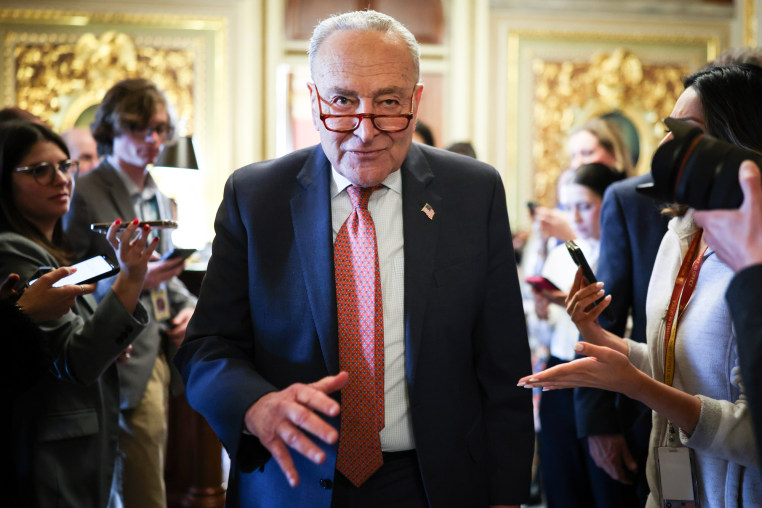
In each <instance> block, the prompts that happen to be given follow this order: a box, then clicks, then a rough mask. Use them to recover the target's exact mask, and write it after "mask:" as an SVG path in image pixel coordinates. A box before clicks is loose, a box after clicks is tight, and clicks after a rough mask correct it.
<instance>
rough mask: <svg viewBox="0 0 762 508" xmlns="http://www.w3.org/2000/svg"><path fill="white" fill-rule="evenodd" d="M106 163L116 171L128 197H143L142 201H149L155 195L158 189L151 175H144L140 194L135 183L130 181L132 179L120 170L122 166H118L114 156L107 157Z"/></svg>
mask: <svg viewBox="0 0 762 508" xmlns="http://www.w3.org/2000/svg"><path fill="white" fill-rule="evenodd" d="M108 162H109V164H111V165H112V166H113V167H114V169H116V174H118V175H119V178H120V179H121V180H122V183H123V184H124V186H125V188H126V189H127V192H128V193H129V194H130V196H136V195H137V196H142V197H144V199H150V198H151V197H153V196H154V195H155V194H156V190H157V189H158V187H157V186H156V181H155V180H154V179H153V177H152V176H151V173H148V174H147V175H146V179H145V182H144V183H143V192H142V193H141V191H140V189H138V186H137V185H136V184H135V182H133V181H132V178H130V177H129V176H127V173H125V172H124V170H123V169H122V166H121V165H120V164H119V159H117V158H116V157H115V156H114V155H109V156H108Z"/></svg>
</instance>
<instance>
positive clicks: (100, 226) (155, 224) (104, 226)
mask: <svg viewBox="0 0 762 508" xmlns="http://www.w3.org/2000/svg"><path fill="white" fill-rule="evenodd" d="M129 224H130V221H128V222H122V223H121V224H120V225H119V229H120V230H121V229H125V228H126V227H127V226H128V225H129ZM146 224H148V225H149V226H151V229H177V222H176V221H173V220H144V221H140V223H139V224H138V228H142V227H143V226H145V225H146ZM110 227H111V223H110V222H94V223H93V224H90V229H92V230H93V231H95V232H97V233H106V232H108V228H110Z"/></svg>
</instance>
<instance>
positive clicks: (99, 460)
mask: <svg viewBox="0 0 762 508" xmlns="http://www.w3.org/2000/svg"><path fill="white" fill-rule="evenodd" d="M40 266H53V267H58V263H57V262H56V259H55V258H54V257H53V256H52V255H51V254H50V253H49V252H48V251H47V250H45V249H44V248H42V247H41V246H40V245H38V244H36V243H34V242H32V241H31V240H29V239H27V238H26V237H24V236H21V235H18V234H16V233H2V234H0V277H1V278H2V279H5V277H6V276H7V275H8V274H9V273H18V274H19V275H20V276H21V280H26V279H28V278H29V277H30V276H31V275H32V274H33V273H34V272H35V271H36V270H37V269H38V268H39V267H40ZM148 319H149V318H148V314H147V312H146V310H145V308H144V307H143V306H142V305H140V304H138V306H137V308H136V309H135V312H134V313H133V314H132V315H130V314H129V313H128V312H127V310H126V309H125V308H124V306H123V305H122V304H121V302H119V299H118V298H117V297H116V295H115V294H114V293H113V292H111V291H109V292H108V293H107V294H106V295H104V297H103V300H101V303H100V304H99V305H97V309H96V303H95V300H94V299H93V298H92V297H91V296H89V295H88V296H84V297H79V298H77V302H76V303H75V304H74V307H73V308H72V311H71V312H68V313H66V315H64V316H63V317H62V318H60V319H58V320H55V321H48V322H45V323H41V324H40V328H41V329H42V330H43V332H45V334H46V336H47V338H48V340H49V341H50V342H49V346H50V349H51V352H52V354H53V363H52V365H51V368H50V370H49V372H48V373H47V374H45V375H44V376H43V377H41V378H40V379H39V380H37V381H36V383H35V384H33V385H32V387H31V389H29V390H28V391H26V392H25V393H24V394H23V395H22V396H20V397H18V398H17V399H16V403H15V404H14V406H13V409H12V412H11V437H10V439H9V443H11V446H12V447H13V457H14V465H15V467H16V468H17V469H16V478H17V479H18V482H17V485H15V486H14V488H16V489H18V490H17V491H18V492H20V493H23V495H24V497H23V499H25V500H26V501H28V502H30V504H32V505H34V506H78V507H103V506H106V504H107V502H108V499H109V492H110V488H111V480H112V477H113V474H114V462H115V460H116V448H117V438H118V433H119V426H118V425H119V382H118V376H117V370H116V365H115V361H114V360H115V359H116V358H117V356H119V354H120V353H121V352H122V351H123V350H124V348H126V347H127V345H128V344H130V343H131V342H132V341H133V340H134V339H135V338H136V337H137V336H138V334H139V333H140V331H141V330H143V328H144V327H145V326H146V325H147V323H148ZM5 339H6V340H25V337H5Z"/></svg>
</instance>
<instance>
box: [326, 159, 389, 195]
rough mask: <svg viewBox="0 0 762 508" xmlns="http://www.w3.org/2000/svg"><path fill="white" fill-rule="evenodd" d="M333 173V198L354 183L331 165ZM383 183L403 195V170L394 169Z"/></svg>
mask: <svg viewBox="0 0 762 508" xmlns="http://www.w3.org/2000/svg"><path fill="white" fill-rule="evenodd" d="M331 175H332V177H333V178H331V199H333V198H335V197H336V196H338V195H339V194H341V192H342V191H343V190H344V189H346V188H347V187H349V186H350V185H352V182H350V181H349V180H348V179H347V178H346V177H345V176H344V175H342V174H340V173H339V172H338V171H336V169H335V168H334V167H333V166H331ZM381 185H383V186H384V187H386V188H387V189H389V190H392V191H394V192H396V193H397V194H399V195H400V196H401V195H402V172H401V171H400V170H399V169H398V170H396V171H392V172H391V173H390V174H389V176H387V177H386V178H385V179H384V181H383V182H381Z"/></svg>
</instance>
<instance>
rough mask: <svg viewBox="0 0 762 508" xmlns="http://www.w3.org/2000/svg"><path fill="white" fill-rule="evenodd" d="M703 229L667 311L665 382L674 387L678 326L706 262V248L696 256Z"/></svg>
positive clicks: (686, 259) (682, 267)
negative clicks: (702, 266)
mask: <svg viewBox="0 0 762 508" xmlns="http://www.w3.org/2000/svg"><path fill="white" fill-rule="evenodd" d="M701 233H703V230H702V229H699V230H698V231H697V232H696V235H695V236H694V237H693V241H692V242H691V245H690V247H688V251H687V252H686V253H685V257H684V258H683V262H682V264H681V265H680V271H679V272H677V279H676V280H675V287H674V288H673V289H672V298H671V299H670V301H669V307H668V309H667V325H666V326H667V327H666V330H665V332H664V382H665V383H666V384H667V385H669V386H672V381H673V380H674V377H675V342H677V325H678V323H679V321H680V317H681V316H682V315H683V311H685V307H686V306H687V305H688V301H689V300H690V299H691V296H692V295H693V291H694V290H695V289H696V283H697V281H698V274H699V270H701V263H702V261H703V260H704V254H705V253H706V247H705V248H704V251H703V252H702V253H701V255H700V256H698V257H697V256H696V253H697V252H698V248H699V243H700V241H701Z"/></svg>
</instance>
